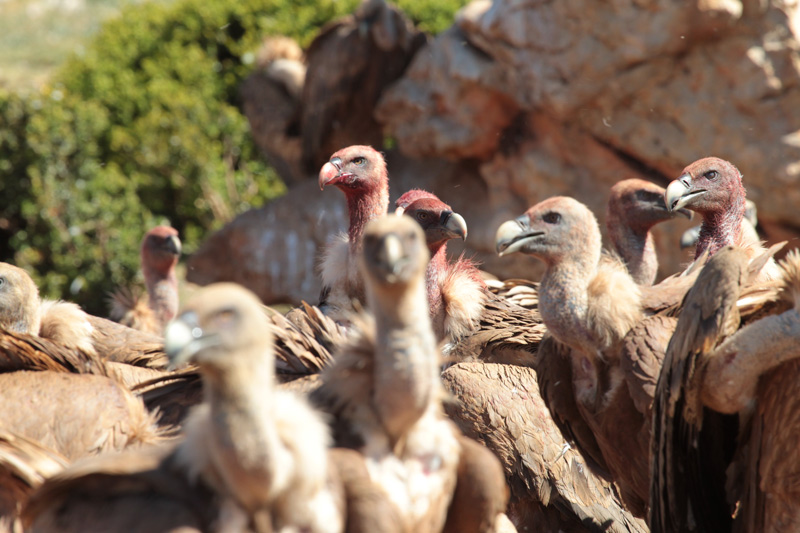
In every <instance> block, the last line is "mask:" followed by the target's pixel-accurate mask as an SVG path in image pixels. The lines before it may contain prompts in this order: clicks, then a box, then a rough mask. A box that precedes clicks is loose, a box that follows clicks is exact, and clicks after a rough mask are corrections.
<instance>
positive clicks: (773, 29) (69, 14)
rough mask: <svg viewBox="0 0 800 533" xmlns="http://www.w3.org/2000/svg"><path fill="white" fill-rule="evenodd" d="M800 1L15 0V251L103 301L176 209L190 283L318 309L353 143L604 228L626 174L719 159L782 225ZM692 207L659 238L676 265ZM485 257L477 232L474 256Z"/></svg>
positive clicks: (424, 183)
mask: <svg viewBox="0 0 800 533" xmlns="http://www.w3.org/2000/svg"><path fill="white" fill-rule="evenodd" d="M799 31H800V12H799V11H798V7H797V5H796V3H795V2H783V1H778V0H772V1H760V0H744V1H741V2H739V1H735V0H693V1H688V2H673V1H671V0H627V1H626V0H616V1H613V2H602V3H597V2H594V0H582V1H576V2H567V3H565V2H540V1H534V0H529V1H519V0H514V1H512V0H496V1H495V2H489V1H488V0H476V1H474V2H472V3H470V4H469V5H467V3H466V2H462V1H456V0H451V1H447V0H444V1H441V0H417V1H412V0H404V1H401V2H397V3H396V4H393V3H386V2H383V1H379V0H369V1H367V2H364V3H360V2H358V1H357V0H241V1H237V2H231V1H229V0H174V1H161V2H134V1H122V0H119V1H117V0H27V1H26V0H0V197H1V198H2V199H3V202H2V203H0V260H3V261H8V262H11V263H14V264H16V265H18V266H21V267H23V268H25V269H27V270H28V271H29V272H31V273H32V274H33V275H34V277H35V279H36V281H37V282H38V283H39V286H40V288H41V291H42V293H43V294H44V295H46V296H49V297H60V298H64V299H69V300H73V301H76V302H77V303H79V304H81V305H82V306H83V307H84V308H85V309H87V310H88V311H90V312H92V313H95V314H99V315H105V314H106V313H107V303H106V295H107V293H108V292H110V291H112V290H113V289H114V288H116V287H118V286H121V285H128V284H131V283H135V282H137V276H138V268H139V267H138V262H139V259H138V257H139V244H140V241H141V238H142V236H143V234H144V233H145V232H146V231H147V229H149V228H150V227H152V226H154V225H156V224H160V223H168V224H171V225H173V226H174V227H175V228H177V229H178V230H179V232H180V234H181V238H182V240H183V242H184V245H185V248H184V249H185V252H186V254H187V260H186V261H185V269H184V271H183V272H184V274H183V275H184V276H186V277H187V278H188V279H189V280H191V281H193V282H196V283H209V282H211V281H218V280H223V279H225V280H233V281H239V282H241V283H244V284H245V285H247V286H249V287H251V288H252V289H254V290H255V291H256V292H257V293H258V294H259V295H260V296H261V297H262V298H263V299H264V300H265V302H267V303H276V302H290V303H296V302H298V301H299V300H300V299H306V300H309V301H311V302H315V301H316V295H317V294H318V289H319V282H318V281H317V278H316V275H315V265H316V261H317V260H318V255H319V249H320V247H321V246H322V245H323V244H324V243H325V241H326V239H327V238H328V237H329V236H330V235H331V233H333V232H335V231H338V230H341V229H343V228H344V227H345V224H346V217H345V213H344V199H343V197H342V195H341V193H339V192H338V191H335V190H332V191H328V190H326V191H323V192H320V191H319V190H318V188H317V185H316V173H317V171H318V169H319V167H320V165H321V164H322V163H323V162H324V161H326V160H327V158H328V157H329V155H330V154H331V153H332V152H333V151H335V150H337V149H338V148H341V147H343V146H346V145H348V144H356V143H359V144H372V145H374V146H376V147H379V148H380V149H382V150H384V152H385V153H386V157H387V160H388V162H389V171H390V178H391V187H392V198H393V199H394V198H396V197H397V196H399V195H400V194H401V193H402V192H404V191H405V190H407V189H408V188H411V187H424V188H427V189H429V190H433V191H434V192H436V193H437V194H439V195H440V196H441V197H442V199H443V200H444V201H445V202H448V203H450V204H451V205H452V206H453V207H454V209H455V210H456V211H458V212H460V213H461V214H462V215H464V216H465V218H466V220H467V222H468V224H469V227H470V237H469V240H468V241H467V248H464V249H465V250H467V253H468V254H470V255H473V256H475V257H476V258H477V259H478V260H480V261H482V262H483V263H484V265H485V268H486V269H487V270H489V271H490V272H493V273H495V274H497V275H498V276H500V277H512V276H517V277H529V278H533V279H536V277H537V275H538V270H537V269H538V268H539V265H537V264H536V262H535V261H533V260H531V259H530V258H526V257H518V258H513V259H512V258H508V259H506V258H504V259H502V260H500V259H498V258H496V256H495V255H494V253H493V250H492V244H491V243H492V240H493V236H494V231H495V229H496V227H497V225H498V224H499V223H500V222H501V221H503V220H506V219H508V218H510V217H512V216H517V215H519V214H520V213H522V211H524V210H525V209H526V208H527V207H528V206H529V205H532V204H533V203H536V202H537V201H539V200H541V199H543V198H546V197H547V196H551V195H553V194H568V195H572V196H575V197H576V198H578V199H579V200H581V201H583V202H585V203H587V204H588V205H589V206H590V207H591V208H593V209H594V210H595V212H596V213H597V215H598V218H599V219H600V221H601V222H602V221H603V218H604V210H605V201H606V198H607V191H608V188H609V187H610V186H611V184H613V183H614V182H616V181H618V180H621V179H626V178H631V177H640V178H644V179H648V180H651V181H655V182H657V183H659V184H661V185H662V186H663V185H666V183H668V182H669V181H670V180H671V179H674V178H675V177H677V175H678V174H679V172H680V170H681V169H682V168H683V167H684V166H686V165H687V164H689V163H690V162H692V161H693V160H695V159H697V158H699V157H703V156H707V155H716V156H719V157H723V158H726V159H729V160H731V161H732V162H733V163H734V164H736V165H737V166H738V167H739V168H740V169H741V170H742V172H743V174H744V182H745V185H746V187H747V189H748V197H749V198H751V199H753V200H754V201H755V202H756V204H757V205H758V208H759V211H758V217H759V229H760V231H761V233H762V236H763V237H764V238H765V240H768V241H770V242H774V241H777V240H783V239H790V245H792V246H794V245H796V243H795V239H796V235H797V234H798V228H800V209H798V208H799V207H800V187H798V176H799V175H800V157H798V156H800V152H799V151H798V150H799V149H800V133H799V132H800V83H798V82H799V81H800V55H799V52H798V51H799V50H800V43H798V34H799V33H798V32H799ZM689 225H690V224H689V223H688V222H686V223H680V222H675V223H669V224H664V225H662V227H659V229H658V230H657V232H656V233H657V234H656V238H657V244H658V250H659V254H660V258H661V264H662V275H665V274H669V273H671V272H674V271H676V270H677V269H678V268H680V265H681V264H683V263H685V262H686V261H687V259H688V257H689V256H688V255H686V253H685V252H683V253H682V252H680V251H679V250H678V247H677V243H678V239H679V236H680V234H681V233H682V232H683V230H685V229H686V228H687V227H689ZM461 251H462V249H459V248H458V247H454V253H460V252H461Z"/></svg>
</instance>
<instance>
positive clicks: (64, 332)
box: [39, 300, 97, 355]
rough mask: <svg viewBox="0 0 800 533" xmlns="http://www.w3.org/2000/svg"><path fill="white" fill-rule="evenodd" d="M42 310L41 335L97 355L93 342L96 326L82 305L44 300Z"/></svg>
mask: <svg viewBox="0 0 800 533" xmlns="http://www.w3.org/2000/svg"><path fill="white" fill-rule="evenodd" d="M40 310H41V315H42V324H41V326H40V329H39V336H40V337H43V338H45V339H48V340H51V341H53V342H56V343H58V344H61V345H63V346H66V347H68V348H72V349H76V350H80V351H82V352H84V353H86V354H89V355H97V353H96V351H95V349H94V343H93V342H92V335H93V334H94V327H93V326H92V324H91V322H89V316H88V315H87V314H86V313H85V312H84V311H83V310H82V309H81V308H80V307H78V306H77V305H76V304H74V303H71V302H64V301H61V300H42V303H41V306H40Z"/></svg>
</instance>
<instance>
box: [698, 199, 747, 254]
mask: <svg viewBox="0 0 800 533" xmlns="http://www.w3.org/2000/svg"><path fill="white" fill-rule="evenodd" d="M730 198H731V205H730V206H728V208H727V209H724V210H719V211H708V212H705V213H703V224H702V225H701V226H700V237H699V238H698V240H697V248H696V249H695V253H694V258H695V259H697V258H699V257H700V256H701V255H703V253H704V252H705V251H706V250H708V254H709V256H712V255H714V254H715V253H716V252H717V251H718V250H719V249H720V248H722V247H724V246H727V245H729V244H740V242H741V238H742V218H744V212H745V208H746V205H745V196H744V188H742V191H741V194H734V195H731V197H730Z"/></svg>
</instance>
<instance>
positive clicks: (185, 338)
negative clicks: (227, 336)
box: [164, 311, 217, 369]
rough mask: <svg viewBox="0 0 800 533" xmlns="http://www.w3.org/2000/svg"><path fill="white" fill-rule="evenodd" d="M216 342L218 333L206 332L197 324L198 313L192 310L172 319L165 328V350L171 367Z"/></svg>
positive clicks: (186, 360) (176, 365) (180, 363)
mask: <svg viewBox="0 0 800 533" xmlns="http://www.w3.org/2000/svg"><path fill="white" fill-rule="evenodd" d="M216 342H217V341H216V335H206V334H204V332H203V329H202V328H201V327H200V326H199V325H198V324H197V315H195V314H194V313H192V312H191V311H190V312H187V313H183V314H182V315H180V316H179V317H177V318H176V319H174V320H172V321H171V322H170V323H169V324H167V327H166V329H165V330H164V351H165V352H166V353H167V357H168V358H169V366H170V368H171V369H174V368H177V367H179V366H180V365H182V364H184V363H186V362H188V361H189V360H190V359H191V358H192V356H194V355H195V354H196V353H197V352H199V351H200V350H202V349H203V348H207V347H209V346H214V345H215V344H216Z"/></svg>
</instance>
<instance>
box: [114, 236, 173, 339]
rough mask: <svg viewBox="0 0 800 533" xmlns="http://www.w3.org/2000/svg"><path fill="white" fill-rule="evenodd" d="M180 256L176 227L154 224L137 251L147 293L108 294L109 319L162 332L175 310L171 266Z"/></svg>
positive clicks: (129, 325) (136, 327)
mask: <svg viewBox="0 0 800 533" xmlns="http://www.w3.org/2000/svg"><path fill="white" fill-rule="evenodd" d="M180 256H181V241H180V239H179V238H178V231H177V230H176V229H174V228H170V227H169V226H157V227H155V228H153V229H151V230H150V231H148V232H147V234H146V235H145V236H144V239H143V240H142V248H141V252H140V258H141V265H142V274H143V275H144V284H145V287H146V289H147V296H146V297H144V296H143V295H141V294H135V293H134V292H133V291H132V290H131V289H121V290H118V291H117V292H115V293H114V294H113V295H112V297H111V313H110V316H111V319H112V320H115V321H117V322H119V323H120V324H122V325H125V326H128V327H130V328H133V329H138V330H141V331H145V332H147V333H152V334H154V335H162V334H163V331H164V326H165V325H166V324H167V322H169V321H170V320H172V318H173V317H174V316H175V313H177V312H178V278H177V277H176V275H175V266H176V265H177V264H178V259H180Z"/></svg>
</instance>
